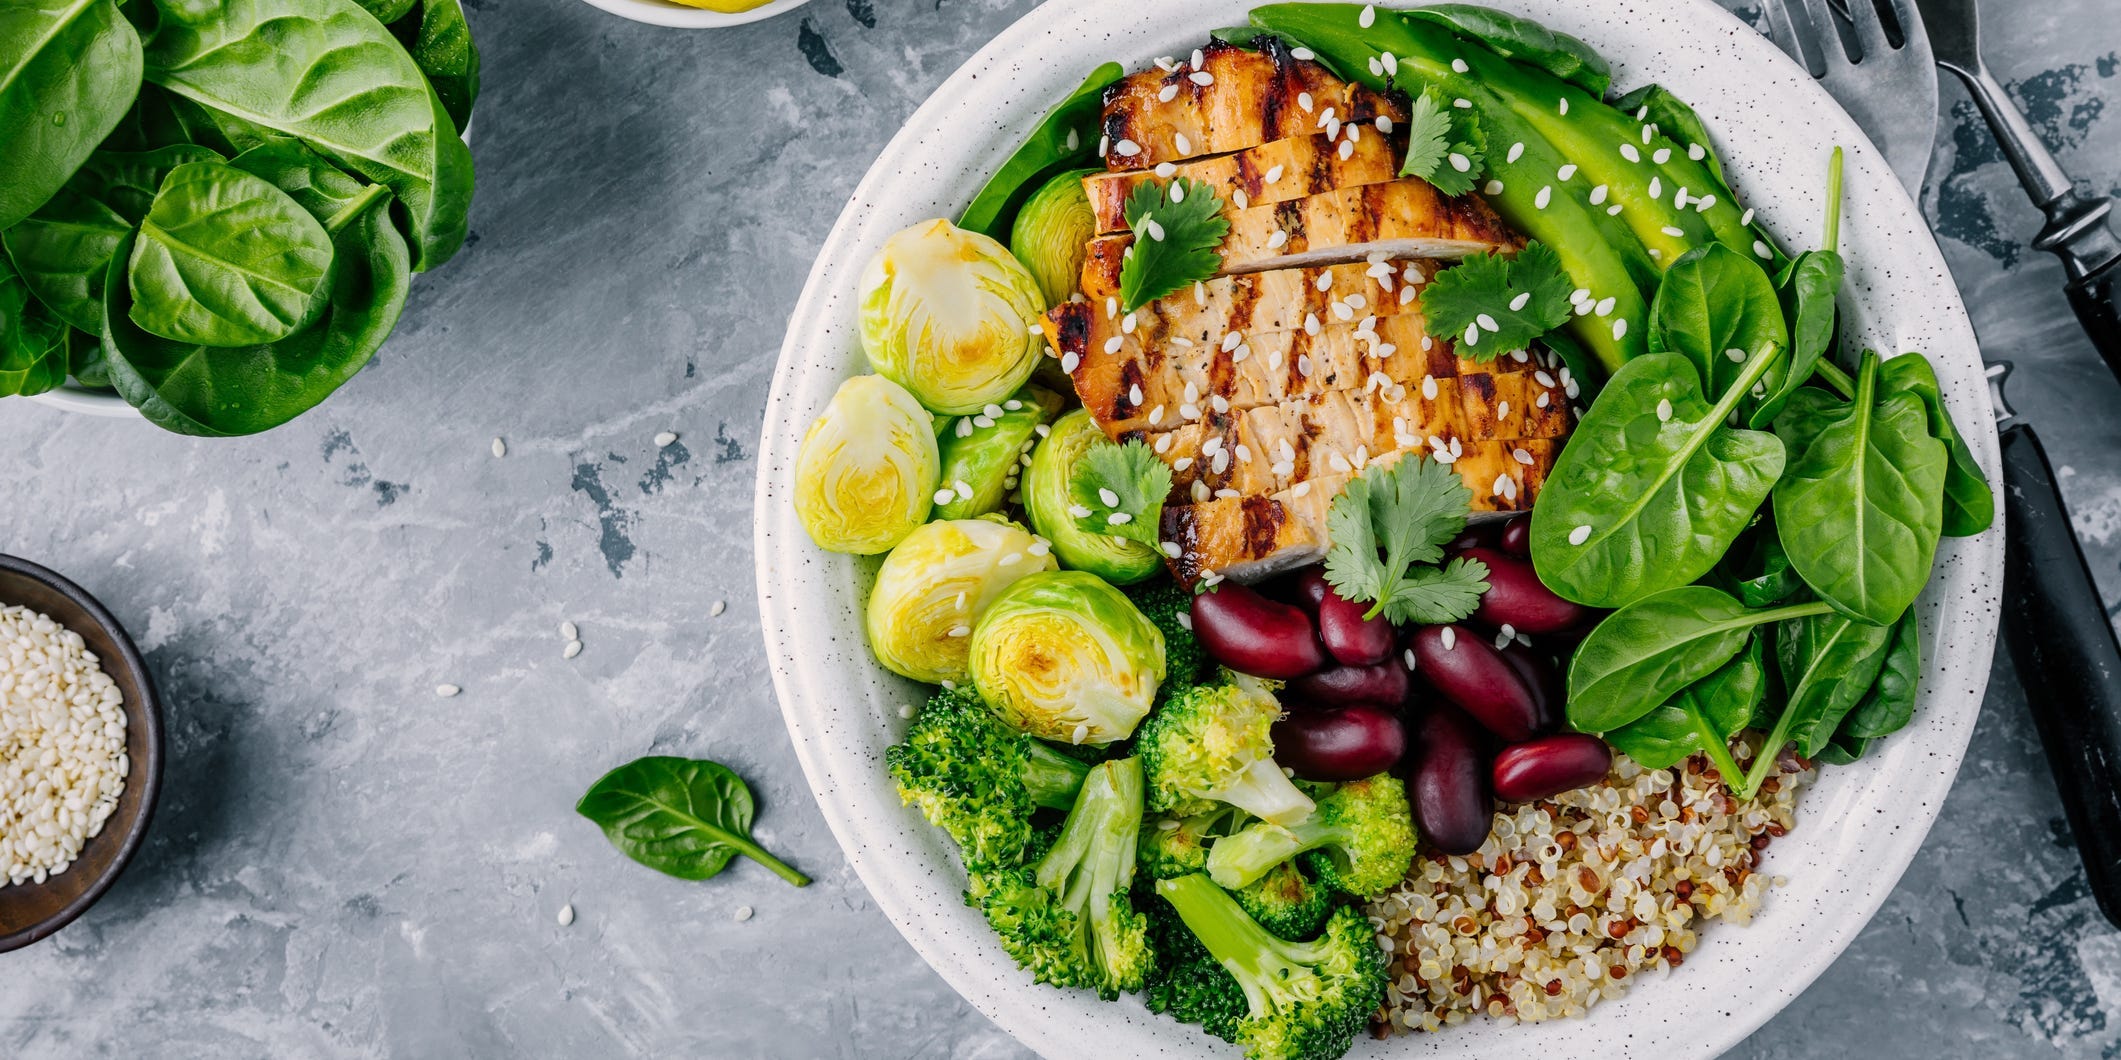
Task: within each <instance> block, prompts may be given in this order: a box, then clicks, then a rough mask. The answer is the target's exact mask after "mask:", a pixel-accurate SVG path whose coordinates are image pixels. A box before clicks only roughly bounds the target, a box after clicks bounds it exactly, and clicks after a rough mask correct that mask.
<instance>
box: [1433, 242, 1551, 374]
mask: <svg viewBox="0 0 2121 1060" xmlns="http://www.w3.org/2000/svg"><path fill="white" fill-rule="evenodd" d="M1574 290H1575V284H1574V283H1573V282H1572V281H1570V279H1569V274H1568V273H1567V272H1566V271H1564V270H1563V269H1562V267H1561V255H1559V254H1556V253H1555V252H1554V248H1552V247H1550V246H1547V245H1546V244H1545V243H1538V242H1534V243H1530V244H1527V245H1526V246H1525V248H1524V249H1523V250H1520V251H1518V252H1517V256H1516V257H1514V258H1506V257H1503V256H1501V255H1499V254H1496V253H1493V252H1488V253H1482V254H1475V255H1473V256H1472V257H1469V258H1467V259H1465V260H1464V261H1462V262H1459V263H1458V264H1457V265H1454V266H1452V267H1451V268H1448V269H1445V270H1443V271H1441V272H1439V273H1437V274H1436V275H1435V276H1434V277H1432V278H1431V279H1430V280H1429V285H1428V286H1427V287H1424V288H1422V292H1421V312H1422V316H1424V317H1425V318H1427V321H1428V326H1429V330H1430V331H1431V332H1432V333H1434V334H1437V335H1449V336H1452V337H1454V338H1457V339H1458V340H1459V343H1458V355H1459V356H1461V357H1465V358H1469V359H1471V360H1476V361H1492V360H1494V359H1495V358H1497V357H1499V356H1501V355H1503V354H1505V353H1508V352H1510V351H1512V350H1521V349H1524V348H1525V347H1526V346H1529V345H1531V343H1532V340H1534V339H1536V338H1538V337H1540V336H1541V335H1544V334H1546V333H1547V332H1549V331H1552V330H1554V329H1555V328H1558V327H1560V326H1561V325H1562V324H1564V323H1567V322H1568V319H1569V316H1570V305H1569V294H1570V293H1571V292H1572V291H1574Z"/></svg>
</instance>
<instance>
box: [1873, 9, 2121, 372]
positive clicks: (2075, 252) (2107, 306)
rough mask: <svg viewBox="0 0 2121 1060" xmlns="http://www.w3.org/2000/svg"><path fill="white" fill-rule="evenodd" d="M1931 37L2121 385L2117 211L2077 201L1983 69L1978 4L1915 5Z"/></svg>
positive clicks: (2098, 202)
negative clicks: (2041, 220) (2013, 177)
mask: <svg viewBox="0 0 2121 1060" xmlns="http://www.w3.org/2000/svg"><path fill="white" fill-rule="evenodd" d="M1915 2H1916V6H1917V7H1919V8H1921V10H1922V22H1923V25H1924V27H1925V28H1927V29H1928V31H1929V38H1930V50H1931V51H1932V52H1934V53H1935V54H1936V57H1937V65H1938V66H1941V67H1943V68H1944V69H1946V70H1949V71H1951V72H1952V74H1953V75H1955V76H1957V77H1958V78H1959V80H1961V81H1963V82H1965V83H1966V90H1967V92H1968V93H1970V94H1971V95H1972V96H1973V98H1974V106H1976V107H1979V108H1980V109H1981V116H1982V117H1983V118H1984V119H1986V120H1987V121H1988V127H1989V131H1991V132H1993V133H1995V134H1996V142H1997V144H1999V145H2000V146H2001V147H2002V148H2003V157H2004V158H2005V159H2007V160H2008V161H2009V162H2010V164H2011V169H2012V171H2013V172H2015V173H2017V174H2018V183H2020V184H2022V185H2024V187H2025V193H2026V194H2027V195H2028V196H2031V197H2032V200H2033V205H2035V206H2037V207H2039V208H2040V212H2041V213H2042V214H2044V215H2046V217H2047V223H2046V224H2045V225H2043V226H2042V227H2041V229H2040V232H2039V234H2038V235H2036V236H2034V237H2033V246H2035V247H2038V248H2039V249H2041V250H2046V251H2050V252H2052V253H2054V254H2055V255H2056V256H2057V257H2059V258H2061V259H2062V269H2063V272H2064V274H2065V275H2066V276H2067V277H2068V279H2067V281H2066V284H2065V290H2066V291H2067V292H2068V293H2069V304H2070V307H2071V308H2073V309H2075V310H2076V312H2077V319H2078V320H2079V321H2081V322H2082V323H2083V324H2084V330H2085V332H2086V333H2087V334H2089V335H2090V336H2091V339H2092V344H2093V345H2094V346H2096V347H2098V349H2099V355H2100V356H2101V357H2104V358H2105V359H2106V366H2107V367H2108V368H2110V369H2112V370H2113V373H2114V378H2115V379H2116V380H2121V308H2117V306H2121V301H2117V295H2121V236H2116V235H2115V233H2114V229H2113V226H2112V223H2111V215H2112V213H2113V206H2114V204H2113V203H2112V201H2110V200H2108V199H2104V198H2093V197H2087V196H2083V195H2079V194H2077V188H2076V185H2075V183H2074V182H2073V181H2071V180H2070V178H2069V174H2067V173H2064V172H2063V171H2062V166H2061V165H2060V164H2058V163H2057V162H2056V161H2055V156H2054V155H2053V154H2051V153H2050V152H2049V151H2048V149H2047V145H2045V144H2043V143H2041V142H2040V137H2039V136H2038V135H2037V134H2036V133H2034V132H2033V129H2032V126H2031V125H2029V124H2027V123H2026V120H2025V115H2023V114H2020V113H2019V112H2018V108H2017V107H2016V106H2013V105H2012V103H2011V101H2010V97H2009V96H2007V95H2005V94H2004V91H2003V85H2002V83H2001V82H1998V81H1997V80H1996V76H1995V75H1994V74H1992V73H1990V72H1989V69H1988V64H1987V63H1984V62H1982V61H1981V23H1980V19H1979V18H1978V17H1977V16H1976V14H1975V12H1974V0H1915Z"/></svg>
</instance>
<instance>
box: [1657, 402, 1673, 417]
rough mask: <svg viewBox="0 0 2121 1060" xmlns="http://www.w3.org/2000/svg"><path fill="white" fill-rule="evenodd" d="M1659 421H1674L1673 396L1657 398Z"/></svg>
mask: <svg viewBox="0 0 2121 1060" xmlns="http://www.w3.org/2000/svg"><path fill="white" fill-rule="evenodd" d="M1657 422H1659V423H1670V422H1672V399H1671V398H1658V399H1657Z"/></svg>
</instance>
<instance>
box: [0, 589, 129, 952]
mask: <svg viewBox="0 0 2121 1060" xmlns="http://www.w3.org/2000/svg"><path fill="white" fill-rule="evenodd" d="M0 571H9V572H12V573H15V574H20V575H22V576H24V577H26V578H29V579H30V580H31V581H36V582H42V583H43V584H44V585H45V586H46V587H48V588H50V589H52V590H53V591H54V592H57V593H58V594H59V595H61V596H64V597H66V598H67V599H68V600H71V601H73V603H74V605H75V606H77V607H79V608H80V609H81V610H82V612H83V613H85V614H87V615H88V617H89V618H90V619H91V620H92V621H94V622H95V623H96V625H97V626H99V627H101V628H102V630H103V631H104V632H105V633H107V634H109V635H110V639H111V643H112V644H113V645H114V646H116V647H117V649H118V657H117V658H116V659H107V658H106V659H104V660H102V662H103V665H104V666H105V667H113V666H115V667H116V668H117V669H120V670H123V671H124V673H125V675H126V676H127V677H128V678H129V679H130V682H131V684H132V686H133V687H134V688H136V689H138V690H139V692H140V694H139V696H137V697H135V699H136V701H135V702H132V703H129V704H127V707H128V709H127V711H126V724H127V725H137V726H139V727H140V729H141V732H142V738H141V746H142V747H144V748H145V749H146V750H147V753H146V754H144V755H140V756H138V758H136V759H135V760H134V762H133V764H132V765H133V768H132V773H131V774H130V775H129V776H127V777H126V780H125V782H126V784H127V785H128V786H132V787H136V788H137V790H138V791H139V793H140V807H139V809H138V810H137V811H136V812H135V815H134V817H133V818H132V819H129V820H126V821H124V822H121V823H122V825H123V827H124V831H123V832H122V833H119V834H113V832H112V830H111V829H110V828H109V827H108V826H107V825H106V827H105V828H104V830H103V833H102V835H101V836H98V837H97V838H98V839H101V838H103V836H109V837H110V838H111V839H114V840H116V841H117V842H118V843H119V847H118V852H117V854H116V855H115V856H113V857H112V858H111V862H110V864H109V865H108V866H106V867H105V868H104V870H103V875H102V876H101V877H99V878H98V879H97V880H96V881H95V882H94V883H91V884H90V885H89V886H88V889H87V890H85V891H82V892H81V893H80V894H79V895H78V896H76V897H75V898H74V900H73V901H71V902H68V903H66V905H64V906H62V907H60V909H59V911H58V912H56V913H54V914H52V915H51V916H48V917H45V918H44V919H43V920H40V921H38V922H36V923H34V924H31V925H29V926H27V927H24V928H20V929H18V930H15V931H11V932H8V933H6V934H0V953H7V952H10V951H12V950H19V949H21V948H23V947H25V946H33V945H35V944H37V943H39V942H42V941H43V940H45V939H48V938H50V937H52V936H53V935H56V934H58V933H59V930H60V929H61V928H64V927H66V925H68V924H71V923H73V922H74V921H75V920H76V919H78V918H79V917H80V916H81V914H83V913H86V912H88V910H89V907H90V906H92V905H95V904H96V903H97V902H98V901H101V900H102V898H103V896H104V894H105V893H107V892H108V891H109V890H110V889H111V887H112V886H114V885H115V884H116V883H117V882H118V877H120V876H123V875H125V868H126V866H127V865H130V864H132V860H133V855H134V854H137V853H139V851H140V844H142V843H144V842H146V841H147V833H148V832H149V831H150V830H152V829H153V828H154V821H155V804H156V802H157V801H158V800H159V799H160V797H161V794H162V754H163V746H162V693H161V691H160V690H158V689H157V688H156V687H155V675H154V673H153V672H152V671H150V670H149V669H148V668H147V660H146V659H145V658H143V657H141V655H140V649H139V648H138V647H137V646H136V645H134V644H133V638H132V635H131V634H129V633H127V632H126V631H125V626H124V625H122V624H120V623H119V621H118V619H117V616H115V615H113V614H111V613H110V610H109V609H108V608H105V607H104V606H103V602H102V601H100V600H98V599H96V598H95V597H94V596H92V595H90V594H89V591H88V590H86V589H83V588H82V587H80V586H79V585H76V584H74V583H73V581H71V580H70V579H68V578H66V577H65V576H64V575H61V574H60V573H59V572H57V571H54V570H52V569H51V568H49V567H46V566H43V565H42V564H38V563H32V562H30V561H29V560H26V559H22V558H20V557H18V556H10V555H6V554H4V553H0ZM8 603H9V601H6V600H0V606H5V605H7V604H8ZM106 672H107V671H106ZM89 842H91V843H93V842H96V840H95V839H91V840H89ZM16 886H33V885H31V884H17V885H16Z"/></svg>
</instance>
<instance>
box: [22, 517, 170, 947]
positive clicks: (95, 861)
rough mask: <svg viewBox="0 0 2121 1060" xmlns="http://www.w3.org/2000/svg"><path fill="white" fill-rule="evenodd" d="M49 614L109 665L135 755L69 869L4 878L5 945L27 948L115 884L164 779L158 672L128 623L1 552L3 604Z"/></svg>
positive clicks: (76, 588)
mask: <svg viewBox="0 0 2121 1060" xmlns="http://www.w3.org/2000/svg"><path fill="white" fill-rule="evenodd" d="M12 605H21V606H23V607H27V608H29V609H30V610H32V611H40V612H43V613H44V614H47V615H50V616H51V617H52V620H53V621H55V622H58V623H60V624H61V625H64V626H65V627H66V628H68V629H71V630H73V631H74V632H76V633H79V634H81V639H82V640H84V641H87V642H88V649H89V650H90V651H93V652H95V653H96V658H97V659H98V660H99V661H100V662H101V663H102V666H103V672H104V673H106V674H109V675H110V678H111V680H113V681H116V682H117V683H118V688H119V689H120V690H121V691H123V692H124V693H125V751H126V753H127V754H128V755H129V756H130V757H131V759H132V770H131V773H130V774H129V775H128V776H127V777H126V778H125V790H124V792H123V793H122V794H120V795H119V796H118V808H117V809H116V810H113V811H112V812H111V815H110V817H109V818H108V819H106V820H105V821H104V822H103V831H101V832H99V833H97V834H96V836H95V838H93V839H90V840H89V841H88V842H87V843H85V844H83V845H82V847H81V854H80V856H79V857H77V858H75V859H74V862H73V864H71V865H68V866H67V867H66V871H65V872H62V873H60V874H58V875H56V876H51V877H47V878H46V879H45V881H44V882H43V883H18V884H15V885H13V886H8V885H7V881H5V880H0V953H6V952H7V951H9V950H16V949H21V948H22V947H24V946H27V945H29V944H30V943H33V942H36V941H37V940H39V939H42V938H45V937H47V936H49V935H51V934H52V933H53V932H56V931H58V930H59V929H60V928H63V927H65V926H66V925H67V924H69V923H71V922H72V921H73V919H74V918H75V917H77V916H80V915H81V914H82V913H83V912H85V911H86V910H87V909H88V907H89V906H92V905H94V904H96V899H98V898H101V897H103V892H105V891H108V890H110V886H111V884H113V883H115V882H117V880H118V875H119V874H120V873H122V872H124V871H125V863H126V862H128V861H130V860H132V856H133V851H135V850H137V849H138V848H139V846H140V840H141V838H142V837H144V836H145V835H146V834H147V824H148V821H149V819H151V818H152V817H154V814H155V793H156V791H157V789H159V788H160V787H161V784H162V704H161V701H160V700H159V699H158V698H157V697H156V695H155V682H154V678H153V677H151V676H149V674H148V672H147V663H146V662H145V661H144V660H142V659H141V658H140V652H139V649H137V648H135V647H133V642H132V638H131V637H128V636H126V635H125V628H124V627H123V626H120V625H119V624H118V620H117V619H115V618H112V617H111V614H110V612H109V611H106V610H104V609H103V605H102V604H99V603H97V602H96V598H95V597H93V596H90V595H88V594H87V593H86V592H83V591H82V589H81V587H80V586H78V585H75V584H74V583H73V582H70V581H67V580H66V579H65V578H62V577H60V576H58V575H57V574H54V573H52V572H51V571H49V570H46V569H44V568H43V567H40V566H38V565H36V564H34V563H30V562H28V561H26V560H20V559H16V558H14V557H13V556H6V555H0V606H12Z"/></svg>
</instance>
